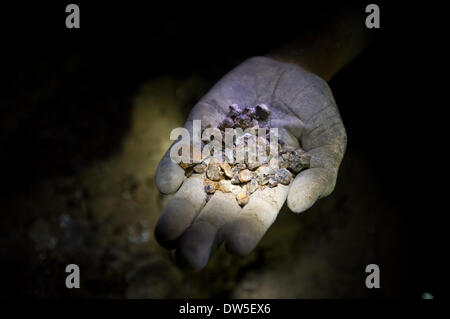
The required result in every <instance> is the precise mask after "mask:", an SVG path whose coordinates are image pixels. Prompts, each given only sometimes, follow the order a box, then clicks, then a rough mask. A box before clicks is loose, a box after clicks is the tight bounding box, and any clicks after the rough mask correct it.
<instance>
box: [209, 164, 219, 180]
mask: <svg viewBox="0 0 450 319" xmlns="http://www.w3.org/2000/svg"><path fill="white" fill-rule="evenodd" d="M206 175H207V176H208V178H209V179H210V180H212V181H219V180H220V179H221V178H222V175H223V173H222V171H221V169H220V166H219V164H218V163H209V165H208V169H207V170H206Z"/></svg>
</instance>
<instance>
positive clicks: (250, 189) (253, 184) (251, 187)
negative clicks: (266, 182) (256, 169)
mask: <svg viewBox="0 0 450 319" xmlns="http://www.w3.org/2000/svg"><path fill="white" fill-rule="evenodd" d="M246 186H247V194H249V195H251V194H253V193H254V192H256V190H257V189H258V182H257V181H256V179H252V180H251V181H250V182H248V183H247V184H246Z"/></svg>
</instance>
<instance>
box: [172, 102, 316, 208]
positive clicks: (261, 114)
mask: <svg viewBox="0 0 450 319" xmlns="http://www.w3.org/2000/svg"><path fill="white" fill-rule="evenodd" d="M269 116H270V110H269V108H268V107H267V106H266V105H264V104H261V105H257V106H255V107H252V106H248V107H245V108H240V107H239V106H237V105H235V104H234V105H231V106H230V107H229V112H228V114H227V117H226V118H225V119H224V120H223V121H222V122H221V123H220V124H219V126H218V128H219V130H220V131H221V133H222V136H224V134H225V129H226V128H242V129H243V130H245V129H246V128H252V129H257V128H258V127H260V128H262V127H264V128H266V129H267V135H266V136H265V139H266V144H265V145H266V148H267V153H266V154H269V151H270V146H269V145H270V144H269V129H270V127H269V126H268V119H269ZM256 131H257V130H256ZM246 134H248V133H246ZM246 134H244V135H243V136H242V137H241V138H242V139H243V141H244V143H247V140H245V138H247V139H248V137H249V136H245V135H246ZM263 138H264V137H263ZM203 142H204V143H207V142H209V140H208V141H203ZM223 143H224V142H223ZM236 143H239V138H236ZM277 146H278V150H277V151H278V158H275V157H273V158H271V157H270V156H267V158H266V159H265V160H264V161H262V162H261V161H256V162H251V163H249V162H248V160H247V157H246V158H245V160H244V163H232V164H229V163H228V162H227V161H223V162H219V161H218V160H216V159H215V158H214V157H208V158H206V159H203V161H202V162H201V163H180V166H181V167H182V168H183V169H184V170H185V174H186V176H190V175H192V174H193V173H196V174H202V175H203V176H204V185H205V192H206V194H207V198H206V200H207V201H208V200H209V199H210V198H211V196H212V195H213V194H214V193H215V192H216V191H217V190H218V191H221V192H223V193H232V194H233V195H234V196H235V197H236V200H237V202H238V204H239V205H240V206H244V205H246V204H247V203H248V201H249V199H250V196H251V194H253V193H254V192H255V191H256V190H258V189H264V188H265V187H275V186H277V185H278V184H282V185H289V184H290V183H291V181H292V180H293V178H294V177H295V175H297V174H298V173H299V172H300V171H301V170H302V169H304V168H308V167H309V162H310V157H309V156H308V155H306V154H305V151H303V150H302V149H301V148H299V147H297V148H295V147H292V146H287V145H285V144H284V143H283V141H281V140H279V141H278V145H277Z"/></svg>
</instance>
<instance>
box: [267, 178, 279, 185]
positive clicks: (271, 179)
mask: <svg viewBox="0 0 450 319" xmlns="http://www.w3.org/2000/svg"><path fill="white" fill-rule="evenodd" d="M268 185H269V187H275V186H277V185H278V181H277V180H276V179H275V178H273V177H271V178H269V181H268Z"/></svg>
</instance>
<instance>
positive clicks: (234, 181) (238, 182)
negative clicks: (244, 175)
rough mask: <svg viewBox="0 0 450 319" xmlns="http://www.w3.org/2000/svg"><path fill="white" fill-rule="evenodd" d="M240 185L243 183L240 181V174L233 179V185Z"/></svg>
mask: <svg viewBox="0 0 450 319" xmlns="http://www.w3.org/2000/svg"><path fill="white" fill-rule="evenodd" d="M240 183H241V181H240V180H239V174H238V173H236V174H234V175H233V177H232V178H231V184H234V185H238V184H240Z"/></svg>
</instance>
